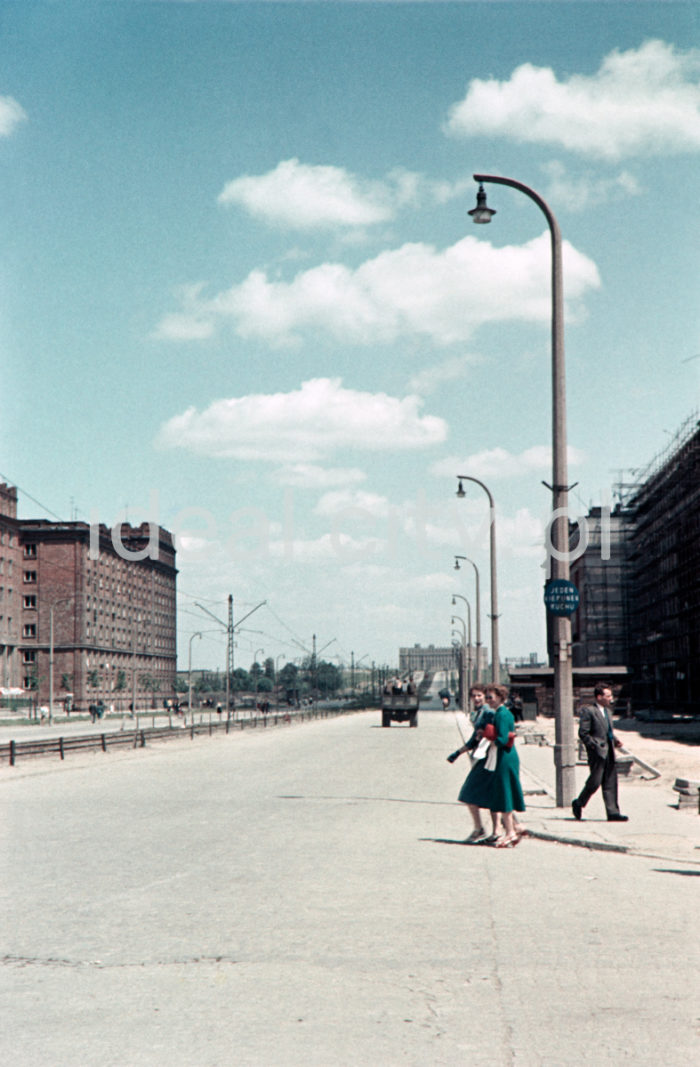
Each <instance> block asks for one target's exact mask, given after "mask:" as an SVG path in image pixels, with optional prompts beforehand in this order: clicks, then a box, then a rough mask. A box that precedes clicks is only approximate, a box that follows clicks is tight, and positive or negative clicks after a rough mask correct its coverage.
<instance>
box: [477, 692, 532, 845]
mask: <svg viewBox="0 0 700 1067" xmlns="http://www.w3.org/2000/svg"><path fill="white" fill-rule="evenodd" d="M485 696H486V703H487V704H488V705H489V707H490V708H491V709H492V711H493V712H494V716H493V723H492V724H491V725H487V726H486V727H485V729H484V736H485V737H488V738H489V740H490V741H491V743H492V745H493V746H494V748H495V756H496V759H495V767H494V768H493V771H492V782H491V792H490V808H491V815H492V817H495V816H496V814H498V815H500V817H501V822H502V824H503V834H502V835H501V837H499V838H498V840H497V841H496V842H495V847H496V848H513V847H514V846H515V845H517V844H518V841H519V840H520V838H521V837H523V836H524V834H525V832H526V831H525V830H523V829H522V828H521V827H520V826H519V825H518V824H517V823H516V820H515V815H514V812H516V811H525V799H524V797H523V789H522V786H521V784H520V758H519V756H518V752H517V749H516V747H515V719H514V718H513V713H512V711H511V710H510V708H509V707H508V706H507V704H506V700H507V699H508V689H507V688H506V686H504V685H496V684H491V685H487V686H486V689H485ZM493 755H494V753H493V752H492V753H490V757H491V758H492V757H493ZM490 762H491V759H490V758H489V757H487V759H486V766H487V767H488V765H489V763H490Z"/></svg>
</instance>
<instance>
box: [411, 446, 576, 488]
mask: <svg viewBox="0 0 700 1067" xmlns="http://www.w3.org/2000/svg"><path fill="white" fill-rule="evenodd" d="M567 456H568V462H569V463H570V464H571V465H572V466H575V465H577V464H580V463H582V462H583V461H584V459H585V456H584V454H583V452H581V451H580V450H579V449H577V448H573V447H572V446H571V445H569V446H568V448H567ZM551 467H552V449H551V448H550V447H549V446H548V445H533V446H532V448H526V449H525V450H524V451H523V452H520V453H518V454H516V453H513V452H509V451H508V450H507V449H505V448H488V449H484V450H483V451H482V452H475V453H474V455H472V456H468V457H467V458H466V459H464V458H463V459H459V458H458V457H457V456H448V457H447V458H446V459H441V460H439V461H438V462H437V463H433V464H432V466H431V468H430V473H431V474H433V475H436V476H438V477H446V478H456V476H457V475H458V474H470V475H472V477H474V478H483V479H489V478H490V479H492V480H493V479H498V478H519V477H522V476H523V475H527V474H533V473H534V474H538V473H546V472H548V471H551Z"/></svg>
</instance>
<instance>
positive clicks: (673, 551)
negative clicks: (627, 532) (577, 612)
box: [626, 416, 700, 714]
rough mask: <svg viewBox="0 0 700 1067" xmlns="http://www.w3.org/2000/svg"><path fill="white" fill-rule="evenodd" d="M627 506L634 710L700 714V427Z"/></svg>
mask: <svg viewBox="0 0 700 1067" xmlns="http://www.w3.org/2000/svg"><path fill="white" fill-rule="evenodd" d="M638 481H639V483H640V484H639V485H638V486H637V487H636V488H635V489H634V491H633V493H632V495H631V496H630V497H629V498H628V499H627V501H626V509H627V511H628V512H629V514H630V516H631V519H632V523H633V526H632V532H631V536H630V539H629V579H630V596H629V606H630V618H629V663H630V667H631V668H632V671H633V689H632V696H633V700H634V703H635V706H637V707H639V706H642V707H644V706H652V707H653V706H658V707H662V708H667V709H674V710H676V711H679V712H682V711H687V712H692V713H693V714H700V422H698V421H697V416H695V417H694V418H693V419H690V420H688V422H686V424H685V425H684V426H683V427H682V428H681V430H680V431H679V433H678V434H677V435H676V437H675V439H674V440H673V441H672V442H671V443H670V445H669V447H668V448H667V449H666V450H665V452H663V453H662V454H661V455H659V456H657V457H655V459H654V460H652V462H651V464H650V465H649V467H647V469H646V470H645V471H643V472H642V474H641V477H640V478H638Z"/></svg>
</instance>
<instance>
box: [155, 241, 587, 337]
mask: <svg viewBox="0 0 700 1067" xmlns="http://www.w3.org/2000/svg"><path fill="white" fill-rule="evenodd" d="M562 254H563V261H564V272H565V277H566V286H565V295H566V301H567V305H566V311H567V316H568V318H571V317H574V316H575V315H576V314H577V313H578V310H579V306H580V302H581V301H582V299H583V297H584V296H585V295H586V294H587V293H588V292H589V291H590V290H591V289H596V288H598V287H599V286H600V278H599V275H598V270H597V267H596V265H595V263H594V262H593V261H592V260H591V259H589V258H588V257H587V256H585V255H584V254H583V253H582V252H579V251H577V250H576V249H575V248H574V247H573V245H571V244H570V243H569V242H568V241H564V243H563V248H562ZM550 257H551V252H550V238H549V233H548V232H545V233H544V234H542V235H541V236H539V237H536V238H534V239H533V240H531V241H528V242H527V243H526V244H523V245H519V246H513V245H510V246H505V247H501V248H495V247H494V246H493V245H491V244H490V243H489V242H488V241H483V240H480V239H478V238H476V237H471V236H468V237H464V238H462V240H460V241H458V242H457V244H455V245H452V246H451V247H448V248H446V249H444V250H442V251H441V250H438V249H436V248H435V247H434V246H432V245H427V244H424V243H411V244H405V245H403V246H401V247H400V248H397V249H392V250H389V251H386V252H382V253H380V254H379V255H378V256H376V257H374V258H373V259H369V260H366V261H365V262H364V263H362V264H361V265H360V266H359V267H357V268H356V269H351V268H350V267H346V266H345V265H343V264H341V263H323V264H321V265H320V266H318V267H313V268H311V269H310V270H306V271H302V272H300V273H299V274H297V275H296V277H295V278H293V279H292V280H291V281H289V282H286V281H274V280H271V279H270V278H269V277H268V276H267V274H266V273H265V272H264V271H261V270H255V271H252V272H251V273H250V274H249V275H248V277H247V278H246V279H245V280H244V281H243V282H241V283H240V284H238V285H234V286H232V287H231V288H230V289H228V290H226V291H225V292H222V293H219V294H218V295H216V296H214V297H212V298H211V299H208V300H207V299H205V298H204V297H203V296H202V295H201V288H200V287H197V286H193V287H190V289H189V291H188V296H187V305H186V306H185V307H184V308H183V310H182V312H181V313H179V314H178V315H175V316H169V317H167V318H165V319H163V320H162V321H161V323H160V325H159V327H158V330H157V336H159V337H160V338H163V339H166V338H167V339H173V340H179V339H180V338H181V337H182V336H183V333H186V328H185V324H186V321H187V320H188V319H189V320H191V321H192V330H193V336H194V335H195V333H196V331H197V330H202V331H203V330H204V329H205V327H206V326H211V328H212V329H214V328H215V326H216V325H218V324H220V323H227V324H229V325H230V326H231V328H232V329H233V330H234V331H235V332H236V333H237V334H238V335H239V336H240V337H244V338H260V339H263V340H265V341H267V342H269V343H271V344H276V345H281V344H290V343H294V342H296V341H298V340H299V336H300V334H302V333H305V332H308V331H314V330H316V331H318V330H320V331H325V332H327V333H329V334H330V335H331V336H332V337H334V338H337V339H339V340H342V341H344V342H351V343H356V344H373V343H377V342H380V343H390V342H395V341H397V340H398V339H400V338H401V337H404V336H405V337H415V336H419V337H424V338H428V339H430V340H432V341H433V342H435V343H436V344H441V345H447V344H453V343H455V342H459V341H466V340H468V339H469V338H470V337H471V336H472V334H473V333H474V331H475V330H476V329H478V327H480V326H482V325H484V324H485V323H493V322H504V321H509V320H510V321H530V322H548V321H549V319H550V316H551V304H550V300H551V297H550V276H549V275H550V265H551V258H550ZM173 321H175V323H176V324H177V329H176V330H175V331H172V332H171V330H170V328H169V324H172V322H173Z"/></svg>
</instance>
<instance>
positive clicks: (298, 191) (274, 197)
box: [218, 159, 473, 230]
mask: <svg viewBox="0 0 700 1067" xmlns="http://www.w3.org/2000/svg"><path fill="white" fill-rule="evenodd" d="M472 187H473V180H472V179H471V177H470V178H465V179H462V180H459V181H456V182H449V181H433V180H431V179H429V178H426V177H424V176H423V175H422V174H418V173H416V172H415V171H410V170H406V169H405V168H403V167H397V168H395V169H394V170H392V171H390V172H389V173H388V174H387V175H386V178H384V179H382V180H379V181H369V180H367V179H363V178H358V177H357V176H356V175H354V174H350V173H349V172H348V171H347V170H345V168H343V167H334V166H329V165H311V164H308V163H301V162H300V161H299V160H298V159H285V160H282V162H280V163H278V164H277V166H276V167H275V168H274V170H271V171H268V172H267V173H266V174H255V175H254V174H244V175H242V176H241V177H240V178H234V179H233V181H230V182H227V183H226V185H225V186H224V188H223V189H222V191H221V193H220V194H219V196H218V202H219V203H220V204H223V205H224V206H228V205H231V204H233V205H236V206H238V207H241V208H243V209H244V210H245V211H247V212H248V213H249V214H250V215H252V216H253V217H254V218H258V219H262V221H263V222H266V223H268V224H269V225H272V226H284V227H289V228H291V229H296V230H312V229H327V228H329V227H340V228H342V227H363V226H374V225H377V224H378V223H382V222H388V221H390V220H391V219H393V218H394V217H395V215H396V213H397V211H398V210H399V209H400V208H405V207H408V206H414V205H416V204H418V203H419V202H421V201H425V200H429V201H433V202H435V203H438V204H442V203H445V202H446V201H448V200H451V199H453V198H454V197H455V196H460V195H461V194H462V193H464V191H465V190H466V189H471V188H472Z"/></svg>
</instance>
